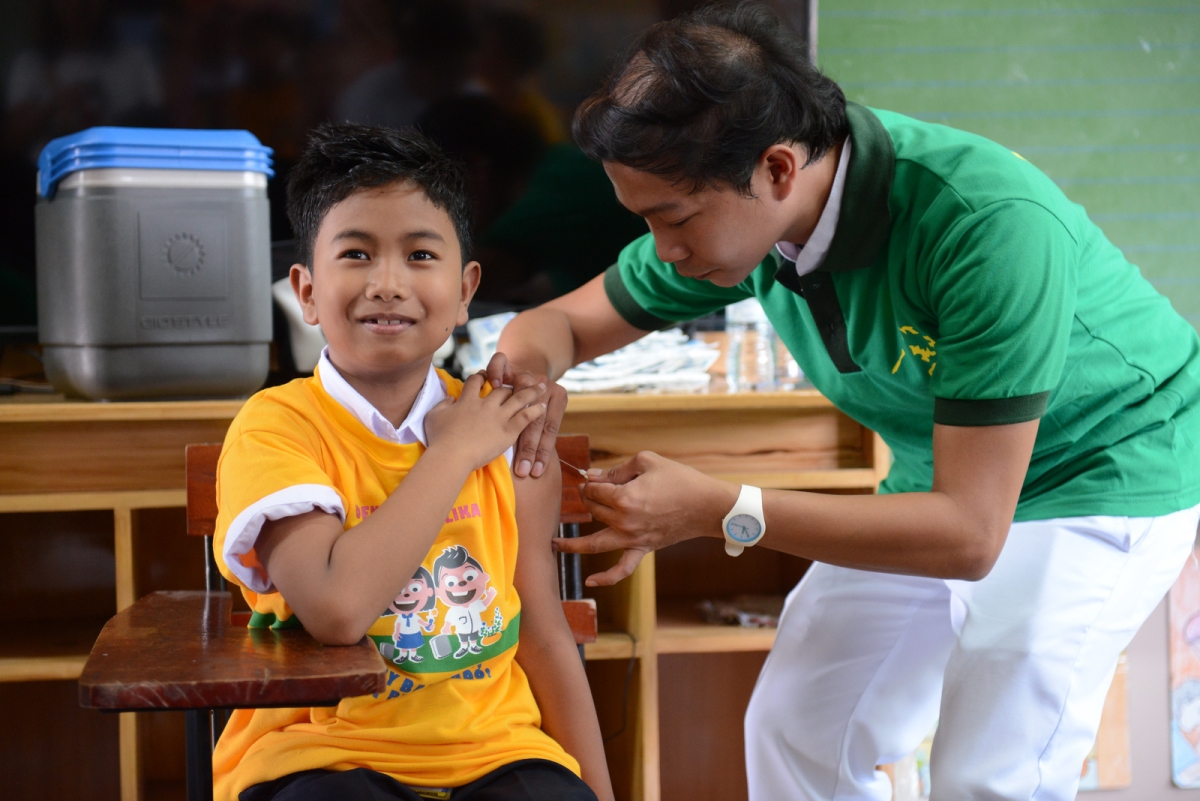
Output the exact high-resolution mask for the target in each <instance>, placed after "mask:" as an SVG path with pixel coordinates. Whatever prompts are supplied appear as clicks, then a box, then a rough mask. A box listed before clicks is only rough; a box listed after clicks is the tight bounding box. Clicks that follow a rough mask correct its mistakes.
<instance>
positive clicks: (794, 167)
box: [756, 143, 806, 200]
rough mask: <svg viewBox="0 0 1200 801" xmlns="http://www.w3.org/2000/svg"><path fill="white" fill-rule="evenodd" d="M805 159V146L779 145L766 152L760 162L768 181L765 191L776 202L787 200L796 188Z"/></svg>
mask: <svg viewBox="0 0 1200 801" xmlns="http://www.w3.org/2000/svg"><path fill="white" fill-rule="evenodd" d="M805 157H806V155H805V148H804V146H803V145H790V144H783V143H779V144H775V145H771V146H770V147H768V148H767V149H766V150H764V151H763V152H762V155H761V156H760V157H759V161H758V163H759V170H760V171H761V172H762V173H763V176H764V178H765V179H766V185H765V186H764V189H765V190H766V191H767V192H769V193H770V194H771V195H772V196H773V197H774V198H775V199H776V200H785V199H786V198H787V197H788V196H789V195H790V194H791V193H792V191H793V190H794V189H795V187H796V179H797V178H798V177H799V174H800V170H802V169H804V160H805ZM756 194H758V193H756Z"/></svg>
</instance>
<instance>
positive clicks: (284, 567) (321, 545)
mask: <svg viewBox="0 0 1200 801" xmlns="http://www.w3.org/2000/svg"><path fill="white" fill-rule="evenodd" d="M343 533H344V531H343V528H342V521H341V520H339V519H338V517H337V515H332V514H329V513H328V512H323V511H320V510H313V511H311V512H305V513H304V514H300V515H293V516H291V517H285V518H283V519H281V520H268V521H267V522H266V523H265V524H263V527H262V531H261V532H260V533H259V535H258V541H257V542H256V543H255V552H256V553H257V555H258V559H259V561H260V562H262V565H263V569H264V570H266V572H267V575H268V576H270V578H271V583H272V584H274V585H275V588H276V589H278V590H279V592H280V593H281V594H282V595H283V597H284V598H285V599H286V600H287V602H288V605H289V606H290V607H292V610H293V611H294V612H296V613H297V614H298V615H300V619H301V620H303V619H305V616H304V614H303V613H304V612H305V611H309V610H311V609H312V605H313V604H315V603H319V602H320V600H321V598H320V595H319V593H318V591H317V590H318V586H319V585H318V584H317V582H316V581H314V579H315V578H316V577H317V575H318V574H319V573H321V572H323V571H324V570H325V568H326V567H327V566H328V564H329V554H330V552H331V551H332V550H333V544H334V543H335V542H336V541H337V539H338V537H340V536H341V535H342V534H343Z"/></svg>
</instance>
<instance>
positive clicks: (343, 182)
mask: <svg viewBox="0 0 1200 801" xmlns="http://www.w3.org/2000/svg"><path fill="white" fill-rule="evenodd" d="M398 181H401V182H403V181H409V182H412V183H414V184H416V185H417V186H419V187H421V190H422V191H423V192H424V193H425V196H426V197H428V198H429V201H430V202H431V203H433V205H435V206H437V207H438V208H439V209H442V210H443V211H445V212H446V214H447V215H449V217H450V221H451V222H452V223H454V231H455V233H456V234H457V235H458V245H459V248H460V249H461V250H462V259H463V263H464V264H466V262H467V260H468V259H470V257H471V209H470V203H469V201H468V200H467V182H466V174H465V172H464V170H463V166H462V164H460V163H459V162H458V161H456V160H454V159H452V158H450V157H449V156H447V155H446V154H445V153H443V152H442V150H441V148H439V147H438V146H437V145H436V144H434V143H433V142H432V141H430V140H429V139H428V138H427V137H425V136H423V135H422V134H420V133H419V132H417V131H415V130H411V129H405V130H402V131H398V130H395V129H393V128H379V127H374V126H370V125H351V124H349V123H337V124H335V123H324V124H322V125H320V126H318V127H317V128H316V129H314V130H313V132H312V134H311V135H310V136H309V138H308V144H307V145H306V147H305V148H304V153H303V154H302V155H301V156H300V160H299V161H298V162H297V163H296V166H295V167H293V168H292V170H291V172H290V173H289V175H288V185H287V215H288V221H289V222H291V224H292V232H293V233H294V234H295V236H296V258H297V259H299V260H300V261H301V262H303V263H304V264H306V265H308V267H309V268H311V267H312V257H313V246H314V245H315V244H316V241H317V231H318V230H319V229H320V227H321V221H322V220H324V219H325V215H326V214H328V213H329V210H330V209H331V208H333V207H334V206H335V205H337V204H338V203H341V202H342V201H343V200H345V199H346V198H348V197H350V195H352V194H354V193H355V192H357V191H359V190H361V189H368V188H371V187H377V186H386V185H387V184H391V183H396V182H398Z"/></svg>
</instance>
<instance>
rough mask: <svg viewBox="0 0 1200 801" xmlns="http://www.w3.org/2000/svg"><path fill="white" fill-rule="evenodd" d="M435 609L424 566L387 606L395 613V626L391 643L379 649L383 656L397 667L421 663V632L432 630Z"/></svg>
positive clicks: (435, 598) (434, 600)
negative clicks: (418, 651) (409, 663)
mask: <svg viewBox="0 0 1200 801" xmlns="http://www.w3.org/2000/svg"><path fill="white" fill-rule="evenodd" d="M436 606H437V597H436V593H435V590H434V586H433V577H432V576H430V575H429V571H428V570H426V569H425V568H424V567H420V566H418V567H417V572H416V573H414V574H413V577H412V578H411V579H409V582H408V584H406V585H405V586H404V589H403V590H401V591H400V594H399V595H397V596H396V600H394V601H392V602H391V603H390V604H388V610H389V611H391V612H395V613H396V626H395V628H394V629H393V630H392V642H391V643H382V644H381V645H380V646H379V650H380V651H381V652H382V653H383V655H384V656H385V657H387V658H389V659H391V660H392V661H393V662H395V663H396V664H401V663H403V662H413V663H417V662H423V661H424V659H425V658H424V657H423V656H421V655H420V654H418V653H417V650H418V649H419V648H420V647H421V646H422V645H424V644H425V638H424V636H422V633H421V632H423V631H426V632H431V631H433V626H434V620H435V619H436V618H437V609H435V608H434V607H436ZM389 645H390V646H391V647H389ZM388 651H392V653H390V654H389V653H388Z"/></svg>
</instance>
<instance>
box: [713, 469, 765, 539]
mask: <svg viewBox="0 0 1200 801" xmlns="http://www.w3.org/2000/svg"><path fill="white" fill-rule="evenodd" d="M739 515H747V516H749V517H752V518H754V520H755V521H756V522H757V524H758V534H756V535H755V536H754V538H753V539H750V540H746V541H739V540H736V539H734V538H733V537H731V536H730V534H729V521H730V520H732V519H733V518H735V517H737V516H739ZM721 533H722V534H723V535H724V536H725V553H727V554H729V555H730V556H739V555H741V553H742V551H744V550H745V549H746V548H749V547H750V546H752V545H757V544H758V542H759V540H761V539H762V538H763V535H765V534H766V533H767V521H766V517H765V516H764V515H763V502H762V490H761V489H759V488H758V487H752V486H750V485H749V484H743V485H742V490H741V492H739V493H738V498H737V502H736V503H734V505H733V508H732V509H730V510H729V514H727V515H725V519H724V520H722V521H721Z"/></svg>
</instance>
